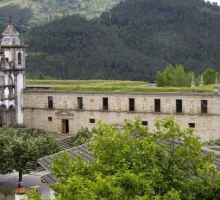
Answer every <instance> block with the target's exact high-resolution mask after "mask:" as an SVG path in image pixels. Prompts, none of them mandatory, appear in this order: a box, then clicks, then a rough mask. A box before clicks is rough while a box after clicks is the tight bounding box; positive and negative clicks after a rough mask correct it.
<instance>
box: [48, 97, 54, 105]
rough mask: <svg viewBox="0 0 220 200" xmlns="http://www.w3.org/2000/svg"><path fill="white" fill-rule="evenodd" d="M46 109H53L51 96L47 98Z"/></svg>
mask: <svg viewBox="0 0 220 200" xmlns="http://www.w3.org/2000/svg"><path fill="white" fill-rule="evenodd" d="M48 108H53V97H52V96H49V97H48Z"/></svg>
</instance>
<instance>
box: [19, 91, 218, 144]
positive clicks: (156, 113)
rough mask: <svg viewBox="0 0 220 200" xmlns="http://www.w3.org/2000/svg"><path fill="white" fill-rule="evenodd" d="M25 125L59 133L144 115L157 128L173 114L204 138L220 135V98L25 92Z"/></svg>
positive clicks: (143, 119) (111, 93) (156, 94)
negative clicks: (157, 125) (156, 123)
mask: <svg viewBox="0 0 220 200" xmlns="http://www.w3.org/2000/svg"><path fill="white" fill-rule="evenodd" d="M23 112H24V125H25V126H26V127H27V128H36V129H43V130H47V131H50V132H57V133H70V134H74V133H76V132H77V131H78V130H79V129H80V128H81V127H88V128H89V129H92V128H93V127H95V126H96V124H97V121H98V120H102V121H103V122H106V123H109V124H118V125H119V126H120V125H122V124H123V121H124V119H131V120H134V119H135V118H136V117H139V116H140V117H141V119H142V123H143V125H147V126H148V127H149V129H150V130H153V129H154V128H155V127H154V122H155V119H157V118H159V119H161V118H165V117H168V116H171V115H173V116H174V117H175V119H176V121H177V122H178V123H179V124H181V127H182V128H188V127H192V128H194V129H195V134H196V135H198V136H199V137H200V138H201V139H202V140H209V139H216V138H219V137H220V123H219V122H220V97H219V95H216V94H211V93H207V94H199V93H198V94H195V93H129V92H65V91H48V90H45V91H44V90H30V89H26V90H24V92H23Z"/></svg>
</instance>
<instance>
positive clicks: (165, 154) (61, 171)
mask: <svg viewBox="0 0 220 200" xmlns="http://www.w3.org/2000/svg"><path fill="white" fill-rule="evenodd" d="M155 127H156V130H155V131H153V132H149V130H148V128H147V127H146V126H143V125H141V119H140V118H137V119H136V120H135V121H134V122H132V121H129V120H125V125H124V128H123V129H119V128H118V127H117V126H110V125H108V124H103V123H101V122H99V123H98V126H97V127H96V128H95V129H94V130H93V135H92V139H91V141H90V142H89V143H88V144H87V146H88V148H89V150H90V152H91V154H92V155H93V156H94V157H95V159H94V161H91V162H85V161H83V160H82V158H81V157H80V154H79V158H77V159H75V160H73V158H71V157H70V156H69V155H68V154H67V153H64V154H63V155H62V156H61V157H60V158H58V159H56V160H55V161H54V163H53V165H52V173H53V174H54V175H55V176H56V177H57V179H58V181H57V183H56V184H55V185H54V187H53V189H54V190H55V192H56V193H57V194H58V196H57V199H62V200H68V199H124V200H126V199H157V200H159V199H161V200H162V199H167V200H168V199H169V200H170V199H175V200H178V199H219V197H220V192H219V190H218V185H219V181H220V176H219V172H218V171H217V170H216V168H215V164H214V155H213V154H211V153H204V152H203V151H202V148H201V143H200V141H199V139H198V138H197V137H196V136H194V135H193V130H192V129H184V130H181V129H180V126H179V125H178V124H177V123H176V122H175V121H174V119H173V118H172V117H170V118H166V119H163V120H157V121H156V123H155Z"/></svg>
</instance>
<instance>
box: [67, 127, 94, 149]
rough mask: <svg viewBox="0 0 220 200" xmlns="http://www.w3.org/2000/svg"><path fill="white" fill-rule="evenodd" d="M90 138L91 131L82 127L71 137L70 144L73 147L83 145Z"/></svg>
mask: <svg viewBox="0 0 220 200" xmlns="http://www.w3.org/2000/svg"><path fill="white" fill-rule="evenodd" d="M91 136H92V133H91V131H89V129H88V128H87V127H82V128H81V129H80V130H79V131H78V132H77V133H76V135H72V136H71V140H70V143H71V145H72V146H73V147H75V146H78V145H81V144H84V143H85V142H86V141H88V140H89V139H90V138H91Z"/></svg>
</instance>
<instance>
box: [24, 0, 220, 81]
mask: <svg viewBox="0 0 220 200" xmlns="http://www.w3.org/2000/svg"><path fill="white" fill-rule="evenodd" d="M219 22H220V7H218V6H216V5H212V4H210V3H205V2H204V1H201V0H185V1H182V0H158V1H155V0H127V1H126V2H120V3H119V4H118V5H117V6H115V7H114V8H113V9H111V16H110V15H109V12H104V13H103V14H102V15H101V17H100V18H98V19H95V20H86V19H85V18H83V17H80V16H76V15H74V16H71V17H66V18H63V19H61V20H58V21H54V22H51V23H49V24H47V25H44V26H41V27H36V28H34V29H32V31H31V33H30V35H29V38H28V43H29V46H30V51H32V52H41V53H34V54H29V56H28V60H27V61H28V62H27V63H28V65H27V66H28V72H29V75H31V76H34V75H36V73H37V72H42V73H43V74H44V75H49V76H52V77H56V78H62V79H94V78H99V79H126V80H147V81H153V80H154V78H155V74H156V72H157V71H158V70H163V69H164V68H165V67H166V66H167V65H168V63H172V64H176V63H178V64H183V65H184V67H185V68H186V69H187V70H192V71H194V72H195V73H197V74H199V73H202V72H203V71H204V70H205V69H206V68H208V67H213V68H216V69H218V68H219V66H220V60H219V57H220V49H219V47H220V40H219V34H218V33H219V32H220V23H219Z"/></svg>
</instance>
